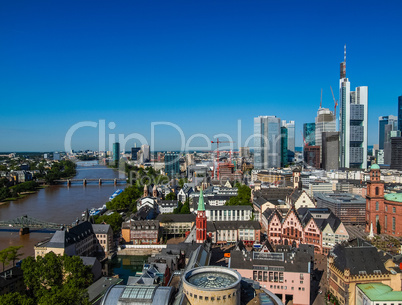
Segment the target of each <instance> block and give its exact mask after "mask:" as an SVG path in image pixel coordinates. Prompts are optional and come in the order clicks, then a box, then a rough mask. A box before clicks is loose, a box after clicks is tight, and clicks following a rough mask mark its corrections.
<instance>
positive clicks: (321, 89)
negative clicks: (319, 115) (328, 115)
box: [320, 88, 322, 109]
mask: <svg viewBox="0 0 402 305" xmlns="http://www.w3.org/2000/svg"><path fill="white" fill-rule="evenodd" d="M321 108H322V88H321V99H320V109H321Z"/></svg>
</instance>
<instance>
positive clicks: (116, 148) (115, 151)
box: [113, 142, 120, 163]
mask: <svg viewBox="0 0 402 305" xmlns="http://www.w3.org/2000/svg"><path fill="white" fill-rule="evenodd" d="M119 160H120V143H119V142H116V143H113V161H114V162H115V163H116V162H119Z"/></svg>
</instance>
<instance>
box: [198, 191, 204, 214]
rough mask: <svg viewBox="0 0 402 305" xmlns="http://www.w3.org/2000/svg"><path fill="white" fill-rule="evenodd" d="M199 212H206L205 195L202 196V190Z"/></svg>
mask: <svg viewBox="0 0 402 305" xmlns="http://www.w3.org/2000/svg"><path fill="white" fill-rule="evenodd" d="M198 211H205V203H204V195H203V194H202V188H201V191H200V198H199V199H198Z"/></svg>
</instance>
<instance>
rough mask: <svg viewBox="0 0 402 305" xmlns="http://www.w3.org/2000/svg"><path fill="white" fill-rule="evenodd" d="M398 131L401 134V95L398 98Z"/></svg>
mask: <svg viewBox="0 0 402 305" xmlns="http://www.w3.org/2000/svg"><path fill="white" fill-rule="evenodd" d="M398 130H399V131H400V132H402V95H401V96H398Z"/></svg>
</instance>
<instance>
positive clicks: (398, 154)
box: [390, 137, 402, 170]
mask: <svg viewBox="0 0 402 305" xmlns="http://www.w3.org/2000/svg"><path fill="white" fill-rule="evenodd" d="M391 146H392V154H391V165H390V168H391V169H397V170H402V137H394V138H391Z"/></svg>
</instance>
